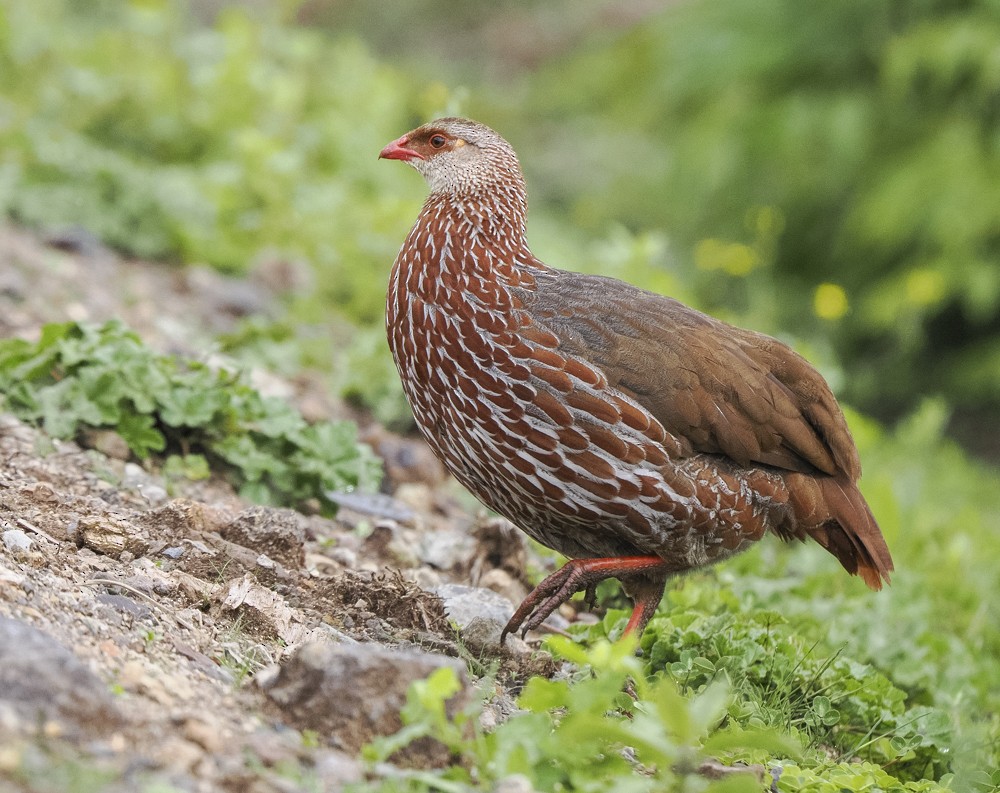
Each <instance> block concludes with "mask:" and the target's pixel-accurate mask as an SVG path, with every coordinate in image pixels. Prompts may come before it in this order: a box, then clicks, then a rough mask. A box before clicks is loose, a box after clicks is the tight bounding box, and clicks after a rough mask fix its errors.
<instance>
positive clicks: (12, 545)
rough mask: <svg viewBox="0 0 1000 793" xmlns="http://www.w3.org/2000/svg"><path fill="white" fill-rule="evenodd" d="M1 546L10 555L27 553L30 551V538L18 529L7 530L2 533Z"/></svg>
mask: <svg viewBox="0 0 1000 793" xmlns="http://www.w3.org/2000/svg"><path fill="white" fill-rule="evenodd" d="M3 544H4V546H6V548H7V550H8V551H10V552H11V553H14V554H17V553H27V552H28V551H30V550H31V537H29V536H28V535H27V534H25V533H24V532H23V531H21V530H20V529H8V530H7V531H5V532H4V533H3Z"/></svg>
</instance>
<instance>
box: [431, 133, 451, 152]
mask: <svg viewBox="0 0 1000 793" xmlns="http://www.w3.org/2000/svg"><path fill="white" fill-rule="evenodd" d="M447 142H448V139H447V138H446V137H445V136H444V135H432V136H431V146H432V147H433V148H435V149H440V148H442V147H443V146H444V144H446V143H447Z"/></svg>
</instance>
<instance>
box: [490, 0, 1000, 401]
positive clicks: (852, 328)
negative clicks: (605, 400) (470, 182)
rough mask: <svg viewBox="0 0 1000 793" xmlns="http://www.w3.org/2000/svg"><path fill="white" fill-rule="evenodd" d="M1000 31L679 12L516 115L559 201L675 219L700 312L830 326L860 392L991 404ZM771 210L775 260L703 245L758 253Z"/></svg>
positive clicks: (968, 21) (852, 15)
mask: <svg viewBox="0 0 1000 793" xmlns="http://www.w3.org/2000/svg"><path fill="white" fill-rule="evenodd" d="M998 39H1000V17H998V15H997V7H996V3H995V2H993V1H992V0H953V1H942V2H937V1H935V2H908V3H900V2H895V1H894V0H851V2H841V3H823V4H814V3H801V2H798V1H797V0H722V1H721V2H720V1H718V0H713V2H707V0H702V1H701V2H691V3H679V4H671V5H670V7H669V8H668V9H667V10H665V11H664V12H663V13H661V14H659V15H656V16H654V17H651V18H650V19H649V20H648V21H646V22H644V23H641V24H639V25H637V26H635V27H634V28H633V29H632V30H630V31H629V32H627V33H625V34H624V35H620V36H616V37H612V36H606V35H605V36H600V35H593V36H591V37H590V39H589V40H588V42H587V46H580V47H575V48H573V49H572V50H570V51H569V52H568V53H567V54H564V55H563V54H560V55H558V56H556V57H552V58H549V59H547V60H546V61H544V62H543V64H542V66H541V68H540V70H538V71H534V72H532V73H531V74H530V79H526V80H525V82H524V85H523V86H522V88H523V90H522V91H521V92H517V93H516V95H517V96H518V105H517V108H516V110H515V109H513V108H511V109H510V110H509V111H508V112H507V113H506V117H505V118H504V119H503V125H504V129H506V130H507V131H508V133H509V136H510V137H512V138H514V139H515V140H517V141H518V143H519V145H520V147H521V149H522V151H524V152H527V154H528V157H529V158H530V160H531V162H530V165H531V168H529V182H530V183H531V185H532V187H533V189H534V194H535V195H536V196H537V197H539V198H541V199H542V201H543V202H544V203H550V202H555V203H558V204H559V205H562V206H564V207H565V208H566V210H567V211H568V212H569V213H571V214H572V216H573V218H574V219H575V220H576V221H577V222H578V223H579V224H582V225H584V226H585V227H588V228H591V229H600V228H602V227H603V224H605V223H606V222H607V221H608V219H609V218H610V219H612V220H614V221H617V222H623V223H626V224H628V225H629V226H631V227H633V228H661V229H664V230H666V231H667V232H668V233H669V234H670V235H671V237H672V238H673V239H675V240H676V241H677V242H678V244H679V247H680V249H681V250H682V251H684V254H683V258H684V259H689V260H693V261H694V262H696V263H697V265H698V269H697V270H696V272H695V274H696V276H697V296H698V302H699V303H700V304H701V305H703V306H704V307H706V308H708V309H710V310H713V311H718V310H723V311H726V310H732V309H733V308H734V307H739V306H740V305H742V306H743V307H744V309H745V310H747V311H750V312H752V313H756V314H757V315H758V316H755V317H754V319H755V321H756V322H758V326H759V327H761V329H765V330H767V329H770V330H771V331H774V330H777V329H779V328H796V332H797V333H800V334H806V335H809V336H811V337H825V336H827V335H829V334H833V335H834V337H835V339H836V340H837V346H838V349H839V352H840V355H841V356H842V357H843V358H844V359H846V360H847V361H848V363H849V368H850V371H851V372H852V377H851V380H850V381H849V382H847V383H846V384H845V385H846V391H847V394H848V396H849V398H850V400H852V401H854V402H855V403H856V404H859V405H861V406H864V407H866V408H868V409H869V410H875V411H878V412H880V413H882V414H883V415H886V414H887V413H889V412H890V411H892V412H894V413H898V412H899V411H900V409H901V408H902V407H904V406H907V407H911V408H912V407H913V406H914V404H915V397H914V395H920V394H927V393H944V394H946V395H947V396H948V399H949V401H951V402H952V403H953V404H955V405H957V406H960V407H971V406H980V405H992V406H993V408H994V410H995V409H996V408H997V407H998V406H1000V366H997V365H996V362H997V361H998V360H1000V335H998V334H997V329H998V327H1000V325H998V323H1000V266H998V259H1000V241H998V236H997V233H996V232H997V229H998V228H1000V148H998V147H997V145H996V140H997V136H998V133H1000V113H998V112H997V107H998V97H1000V67H998V59H997V49H996V41H997V40H998ZM636 75H642V79H636ZM526 77H527V75H526ZM503 91H504V93H506V94H509V93H510V91H509V89H508V88H507V86H506V85H505V86H504V87H503ZM567 141H572V142H571V144H567ZM532 177H533V178H532ZM762 211H764V212H767V213H769V214H770V215H771V216H772V217H773V218H775V219H776V221H777V224H778V225H777V226H776V228H775V231H777V232H778V234H777V236H776V238H775V245H774V246H773V259H770V258H768V257H763V258H756V259H754V258H752V257H746V258H744V259H743V262H744V264H743V269H742V271H733V270H732V269H730V268H727V267H720V266H719V265H718V263H716V264H714V265H713V264H712V263H711V262H708V261H706V260H705V257H704V256H703V255H699V251H700V250H702V249H703V246H704V245H705V243H706V242H708V243H713V244H716V247H718V245H723V246H725V245H730V246H733V245H735V246H750V247H753V240H754V239H755V238H756V236H757V234H758V231H759V229H758V222H759V216H760V213H761V212H762ZM737 250H739V248H737ZM744 253H745V251H744ZM706 264H709V265H710V266H708V267H705V265H706ZM823 284H828V285H832V286H834V287H836V288H837V289H839V290H841V291H840V292H839V294H838V295H837V296H836V298H835V307H834V310H832V311H826V310H815V309H820V308H821V307H820V306H817V305H814V304H815V303H816V301H815V300H814V298H816V297H822V295H817V294H816V289H817V287H818V286H820V285H823ZM755 292H761V293H764V294H765V295H766V300H758V299H755V297H756V295H755V294H754V293H755ZM830 294H831V293H830V292H829V288H827V290H826V295H827V296H828V297H829V295H830ZM990 364H992V365H990Z"/></svg>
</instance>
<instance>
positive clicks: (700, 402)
mask: <svg viewBox="0 0 1000 793" xmlns="http://www.w3.org/2000/svg"><path fill="white" fill-rule="evenodd" d="M536 285H537V289H536V291H534V292H533V293H529V294H527V295H525V301H524V302H525V308H527V309H528V311H529V312H530V313H531V316H532V317H533V319H534V320H535V321H536V322H539V323H540V324H542V325H544V326H546V327H548V328H549V329H550V330H551V331H552V332H553V333H554V334H555V335H556V336H558V338H559V340H560V344H559V350H560V352H562V353H568V354H570V355H575V356H579V357H580V358H583V359H584V360H586V361H589V362H590V363H592V364H594V365H596V366H598V367H599V368H600V369H601V370H602V371H603V372H604V374H605V375H606V377H607V378H608V381H609V384H610V385H612V386H613V387H615V388H617V389H619V390H621V391H622V392H624V393H626V394H628V395H629V396H631V397H632V398H633V399H635V400H636V401H637V402H639V403H640V404H641V405H642V406H643V407H645V408H646V409H647V410H649V411H650V413H652V414H653V415H654V416H655V417H656V418H657V420H659V421H660V423H661V424H663V426H664V427H665V428H666V429H667V431H669V432H671V433H672V434H674V435H675V436H678V437H680V438H681V439H684V441H685V442H686V444H688V445H689V446H690V451H691V452H692V453H694V452H703V453H712V454H723V455H726V456H727V457H729V458H731V459H733V460H735V461H736V462H737V463H739V464H741V465H747V464H751V463H758V464H761V463H762V464H766V465H772V466H776V467H779V468H784V469H788V470H793V471H802V472H804V473H811V472H815V471H822V472H824V473H827V474H831V475H833V474H837V473H844V474H847V476H849V477H850V479H851V480H855V481H856V480H857V479H858V477H859V476H860V474H861V465H860V462H859V460H858V454H857V450H856V449H855V446H854V442H853V440H852V439H851V436H850V433H849V431H848V429H847V423H846V422H845V420H844V415H843V413H842V412H841V410H840V407H839V406H838V405H837V401H836V399H834V397H833V394H832V393H831V391H830V388H829V386H828V385H827V383H826V381H825V380H824V379H823V377H822V376H821V375H820V374H819V372H817V371H816V370H815V369H814V368H813V367H812V366H811V365H810V364H809V362H808V361H806V360H805V359H804V358H802V356H800V355H798V354H797V353H795V352H794V351H793V350H792V349H790V348H789V347H788V346H787V345H785V344H782V343H781V342H779V341H777V340H776V339H773V338H771V337H769V336H765V335H763V334H760V333H754V332H753V331H748V330H741V329H739V328H735V327H733V326H731V325H728V324H726V323H724V322H721V321H720V320H717V319H714V318H712V317H709V316H707V315H705V314H702V313H700V312H698V311H694V310H693V309H690V308H688V307H686V306H684V305H683V304H681V303H679V302H678V301H676V300H674V299H672V298H667V297H663V296H661V295H657V294H653V293H652V292H646V291H644V290H641V289H638V288H636V287H633V286H630V285H628V284H624V283H622V282H620V281H616V280H614V279H610V278H601V277H599V276H589V275H582V274H579V273H571V272H562V271H551V272H550V273H546V274H544V275H543V276H541V277H539V278H538V280H537V284H536Z"/></svg>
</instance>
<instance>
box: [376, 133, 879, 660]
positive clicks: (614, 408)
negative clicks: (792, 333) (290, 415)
mask: <svg viewBox="0 0 1000 793" xmlns="http://www.w3.org/2000/svg"><path fill="white" fill-rule="evenodd" d="M379 157H380V158H382V159H387V160H400V161H402V162H404V163H406V164H408V165H410V166H412V167H413V168H414V169H416V170H417V171H418V172H419V173H420V174H421V175H422V176H423V177H424V179H425V180H426V182H427V185H428V187H429V190H430V194H429V196H428V197H427V200H426V202H425V203H424V205H423V207H422V209H421V210H420V213H419V215H418V216H417V219H416V222H415V223H414V225H413V227H412V229H411V230H410V232H409V233H408V234H407V236H406V238H405V240H404V242H403V244H402V247H401V248H400V250H399V253H398V255H397V256H396V259H395V262H394V263H393V266H392V270H391V273H390V276H389V283H388V288H387V294H386V335H387V339H388V343H389V348H390V350H391V352H392V356H393V359H394V361H395V364H396V368H397V370H398V372H399V376H400V379H401V381H402V386H403V391H404V393H405V395H406V398H407V400H408V402H409V404H410V407H411V409H412V412H413V416H414V419H415V421H416V425H417V427H418V428H419V430H420V432H421V434H422V435H423V437H424V438H425V439H426V441H427V443H428V444H429V445H430V447H431V449H432V450H433V451H434V453H435V454H436V455H437V456H438V457H439V458H440V459H441V461H442V462H443V463H444V465H445V466H446V467H447V468H448V470H449V471H450V472H451V473H452V474H453V475H454V477H455V478H456V479H457V480H458V481H459V482H460V483H461V484H462V485H464V486H465V487H466V488H467V489H468V490H469V491H470V492H471V493H473V494H474V495H475V496H476V497H477V498H478V499H479V500H480V501H481V502H482V503H483V504H485V505H486V506H487V507H489V508H490V509H492V510H494V511H495V512H497V513H499V514H500V515H502V516H504V517H506V518H507V519H508V520H510V521H511V522H512V523H514V524H515V525H516V526H518V527H519V528H520V529H521V530H522V531H524V532H525V533H527V534H528V535H529V536H530V537H532V538H533V539H535V540H537V541H538V542H539V543H541V544H542V545H544V546H546V547H548V548H551V549H553V550H555V551H558V552H559V553H561V554H562V555H564V556H565V557H568V561H567V562H566V563H565V564H564V565H563V566H562V567H560V568H559V569H558V570H556V571H555V572H554V573H552V574H551V575H549V576H548V577H547V578H545V579H544V580H543V581H542V582H541V583H540V584H539V585H538V586H537V587H535V588H534V589H533V590H532V591H531V592H530V593H529V594H528V596H527V597H526V598H525V599H524V601H523V602H522V603H521V604H520V605H519V606H518V607H517V608H516V610H515V611H514V613H513V616H512V617H511V618H510V620H509V621H508V622H507V624H506V626H505V627H504V629H503V631H502V632H501V635H500V645H501V646H503V645H504V644H505V642H506V638H507V636H508V635H509V634H512V633H517V632H519V631H520V632H521V635H522V636H526V634H527V632H528V631H529V630H533V629H536V628H538V627H539V626H540V625H541V624H542V622H543V621H544V620H545V619H546V618H547V617H548V616H549V615H550V614H552V612H553V611H555V610H556V609H557V608H558V607H559V606H560V605H562V604H563V603H564V602H566V601H567V600H568V599H569V598H570V597H572V596H573V595H574V594H576V593H577V592H580V591H584V592H586V594H587V597H588V599H589V600H591V602H592V598H593V594H594V587H595V586H596V585H597V584H598V583H600V582H601V581H603V580H605V579H608V578H616V579H618V580H619V582H620V583H621V585H622V588H623V590H624V591H625V593H626V595H628V597H629V598H630V599H631V601H632V603H633V610H632V613H631V616H630V618H629V620H628V622H627V624H626V626H625V628H624V630H623V631H622V635H623V636H624V635H632V636H634V637H636V638H641V636H642V633H643V631H644V629H645V628H646V626H647V624H648V622H649V621H650V619H651V618H652V616H653V614H654V612H655V611H656V608H657V606H658V604H659V602H660V600H661V599H662V597H663V594H664V591H665V588H666V584H667V582H668V580H669V579H671V578H672V577H674V576H678V575H681V574H684V573H687V572H689V571H692V570H695V569H698V568H702V567H705V566H708V565H712V564H714V563H717V562H720V561H722V560H724V559H727V558H729V557H731V556H733V555H734V554H737V553H739V552H741V551H744V550H746V549H747V548H749V547H750V546H752V545H753V544H754V543H756V542H757V541H758V540H760V539H761V538H762V537H763V536H764V535H765V534H768V533H770V534H774V535H776V536H777V537H779V538H781V539H783V540H803V541H804V540H807V539H812V540H815V541H816V542H818V543H819V544H820V545H821V546H823V547H824V548H825V549H826V550H827V551H829V552H830V553H831V554H832V555H833V556H834V557H836V558H837V560H838V561H839V562H840V563H841V565H843V567H844V568H845V569H846V570H847V571H848V572H849V573H852V574H855V575H858V576H860V577H861V578H862V579H863V580H864V582H865V583H866V584H867V585H868V587H870V588H871V589H873V590H879V589H881V588H882V585H883V583H888V582H889V574H890V572H892V570H893V562H892V557H891V555H890V552H889V549H888V547H887V546H886V543H885V539H884V538H883V536H882V533H881V531H880V529H879V526H878V523H877V522H876V520H875V517H874V515H873V514H872V511H871V509H870V508H869V506H868V504H867V502H866V501H865V498H864V496H863V495H862V494H861V491H860V490H859V488H858V480H859V478H860V476H861V464H860V460H859V456H858V451H857V448H856V446H855V443H854V440H853V438H852V436H851V433H850V430H849V429H848V426H847V422H846V420H845V418H844V414H843V411H842V410H841V408H840V406H839V404H838V403H837V400H836V398H835V397H834V395H833V393H832V391H831V389H830V387H829V385H828V384H827V382H826V381H825V380H824V379H823V377H822V375H821V374H820V373H819V372H818V371H817V370H816V369H815V368H814V367H813V366H812V365H811V364H809V362H808V361H807V360H806V359H805V358H803V357H802V356H800V355H799V354H798V353H796V352H795V351H794V350H792V349H791V348H790V347H789V346H787V345H786V344H784V343H782V342H781V341H778V340H777V339H774V338H772V337H770V336H767V335H764V334H762V333H758V332H755V331H753V330H747V329H742V328H739V327H736V326H734V325H731V324H728V323H726V322H723V321H721V320H719V319H716V318H713V317H711V316H709V315H707V314H704V313H702V312H699V311H697V310H695V309H692V308H689V307H687V306H685V305H684V304H682V303H681V302H679V301H677V300H675V299H674V298H671V297H667V296H663V295H660V294H656V293H653V292H649V291H646V290H643V289H641V288H639V287H636V286H633V285H631V284H628V283H625V282H623V281H620V280H616V279H613V278H609V277H604V276H598V275H590V274H582V273H578V272H574V271H572V270H562V269H556V268H554V267H550V266H548V265H546V264H544V263H543V262H542V261H540V260H539V259H538V258H537V257H536V256H535V255H534V254H533V253H532V252H531V249H530V247H529V246H528V242H527V238H526V220H527V212H528V207H527V189H526V185H525V180H524V176H523V173H522V170H521V166H520V164H519V161H518V158H517V155H516V153H515V151H514V149H513V147H512V146H511V145H510V144H509V143H508V142H507V141H506V140H505V139H504V138H503V137H501V136H500V135H499V134H498V133H497V132H495V131H494V130H493V129H491V128H489V127H487V126H485V125H483V124H481V123H478V122H476V121H472V120H470V119H465V118H457V117H447V118H440V119H437V120H435V121H432V122H430V123H427V124H424V125H422V126H419V127H417V128H416V129H413V130H412V131H410V132H407V133H406V134H405V135H403V136H402V137H400V138H398V139H397V140H394V141H393V142H391V143H389V144H388V145H386V146H385V148H383V149H382V150H381V152H380V154H379Z"/></svg>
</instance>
